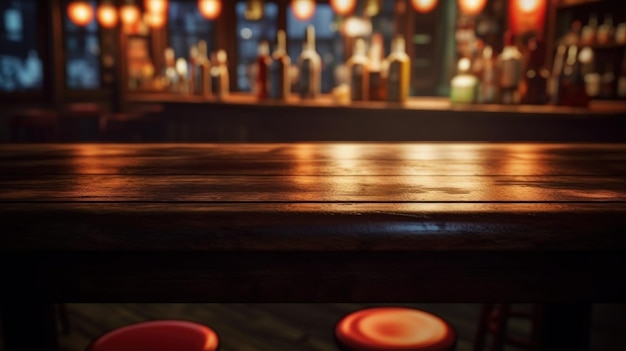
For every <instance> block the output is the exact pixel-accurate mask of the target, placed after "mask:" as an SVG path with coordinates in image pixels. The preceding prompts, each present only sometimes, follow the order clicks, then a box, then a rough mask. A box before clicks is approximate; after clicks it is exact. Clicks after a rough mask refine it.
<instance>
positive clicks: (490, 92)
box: [477, 46, 498, 104]
mask: <svg viewBox="0 0 626 351" xmlns="http://www.w3.org/2000/svg"><path fill="white" fill-rule="evenodd" d="M482 55H483V60H482V61H483V70H482V76H480V77H478V80H479V82H478V97H477V100H478V102H479V103H481V104H495V103H496V102H497V101H498V84H497V80H496V79H497V73H496V62H495V59H494V57H493V48H492V47H491V46H485V48H484V49H483V52H482Z"/></svg>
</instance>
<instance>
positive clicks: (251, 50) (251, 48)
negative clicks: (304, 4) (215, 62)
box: [235, 2, 278, 91]
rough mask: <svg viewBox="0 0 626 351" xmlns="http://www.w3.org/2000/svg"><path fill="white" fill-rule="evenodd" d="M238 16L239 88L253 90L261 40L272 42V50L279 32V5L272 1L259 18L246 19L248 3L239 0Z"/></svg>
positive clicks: (267, 4)
mask: <svg viewBox="0 0 626 351" xmlns="http://www.w3.org/2000/svg"><path fill="white" fill-rule="evenodd" d="M235 11H236V16H237V26H236V34H237V90H239V91H251V90H252V86H253V84H252V83H251V82H253V81H254V76H255V74H256V72H255V70H254V69H255V65H254V63H255V61H256V57H257V53H258V47H259V44H260V43H261V41H263V40H267V41H268V42H269V43H270V47H271V48H272V50H271V51H273V49H274V45H275V42H276V33H277V32H278V5H277V4H275V3H272V2H265V3H264V4H263V16H262V17H261V19H259V20H248V19H246V16H245V14H246V4H245V3H244V2H238V3H237V5H236V8H235Z"/></svg>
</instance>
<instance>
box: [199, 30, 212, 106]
mask: <svg viewBox="0 0 626 351" xmlns="http://www.w3.org/2000/svg"><path fill="white" fill-rule="evenodd" d="M196 87H197V89H196V93H197V95H200V96H205V97H209V96H211V61H210V60H209V54H208V47H207V43H206V41H204V40H200V41H199V42H198V75H197V82H196Z"/></svg>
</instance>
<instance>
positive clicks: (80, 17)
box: [67, 0, 94, 27]
mask: <svg viewBox="0 0 626 351" xmlns="http://www.w3.org/2000/svg"><path fill="white" fill-rule="evenodd" d="M67 16H68V17H69V18H70V20H71V21H72V23H74V24H75V25H77V26H80V27H84V26H86V25H88V24H89V23H90V22H91V21H92V20H93V17H94V13H93V7H91V4H90V3H88V2H87V1H82V0H78V1H72V2H71V3H70V4H69V5H67Z"/></svg>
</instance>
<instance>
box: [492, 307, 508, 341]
mask: <svg viewBox="0 0 626 351" xmlns="http://www.w3.org/2000/svg"><path fill="white" fill-rule="evenodd" d="M496 313H497V316H496V320H495V328H494V329H495V330H494V334H493V342H492V343H491V351H502V350H503V349H504V343H505V342H506V335H507V323H508V321H509V314H510V313H511V305H510V304H507V303H503V304H500V305H499V306H498V307H497V308H496Z"/></svg>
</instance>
